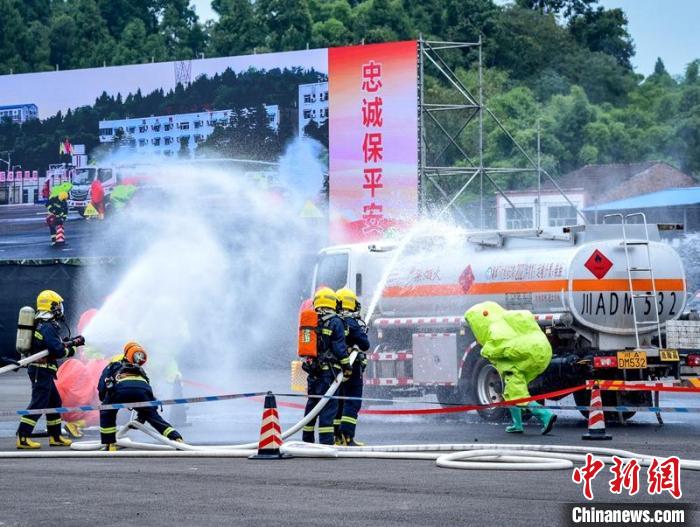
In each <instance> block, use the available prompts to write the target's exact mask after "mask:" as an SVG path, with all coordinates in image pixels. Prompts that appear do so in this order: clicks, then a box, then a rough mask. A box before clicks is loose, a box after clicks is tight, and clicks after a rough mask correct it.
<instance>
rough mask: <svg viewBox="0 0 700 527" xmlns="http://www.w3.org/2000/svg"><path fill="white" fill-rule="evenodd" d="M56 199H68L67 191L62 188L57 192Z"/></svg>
mask: <svg viewBox="0 0 700 527" xmlns="http://www.w3.org/2000/svg"><path fill="white" fill-rule="evenodd" d="M58 199H59V200H61V201H66V200H67V199H68V192H66V191H65V190H62V191H61V192H59V193H58Z"/></svg>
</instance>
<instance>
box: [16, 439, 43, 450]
mask: <svg viewBox="0 0 700 527" xmlns="http://www.w3.org/2000/svg"><path fill="white" fill-rule="evenodd" d="M40 448H41V443H37V442H36V441H32V440H31V439H29V438H28V437H24V436H17V450H38V449H40Z"/></svg>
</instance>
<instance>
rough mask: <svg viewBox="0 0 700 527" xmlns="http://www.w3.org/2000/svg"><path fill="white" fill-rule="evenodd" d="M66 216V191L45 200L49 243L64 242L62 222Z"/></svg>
mask: <svg viewBox="0 0 700 527" xmlns="http://www.w3.org/2000/svg"><path fill="white" fill-rule="evenodd" d="M67 218H68V192H66V191H65V190H63V191H61V192H59V193H58V194H56V195H54V196H51V197H50V198H49V201H47V202H46V224H47V225H48V226H49V231H50V232H51V245H60V244H62V243H65V237H64V234H63V224H64V223H65V222H66V219H67Z"/></svg>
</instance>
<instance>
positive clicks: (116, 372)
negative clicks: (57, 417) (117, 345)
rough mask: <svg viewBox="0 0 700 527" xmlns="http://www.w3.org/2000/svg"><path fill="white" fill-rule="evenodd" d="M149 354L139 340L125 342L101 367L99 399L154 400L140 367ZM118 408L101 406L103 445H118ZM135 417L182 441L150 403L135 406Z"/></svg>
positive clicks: (108, 447)
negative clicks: (112, 357) (111, 358)
mask: <svg viewBox="0 0 700 527" xmlns="http://www.w3.org/2000/svg"><path fill="white" fill-rule="evenodd" d="M146 360H148V355H147V354H146V350H145V349H143V346H141V345H140V344H139V343H138V342H127V343H126V344H125V345H124V355H123V356H121V357H118V359H117V360H116V361H113V362H111V363H110V364H108V365H107V367H106V368H105V369H104V370H103V371H102V374H101V375H100V380H99V382H98V384H97V391H98V394H99V396H100V401H102V402H103V403H104V404H114V403H140V402H144V401H154V400H155V397H154V395H153V389H152V388H151V385H150V381H149V379H148V375H146V372H145V371H144V370H143V365H144V364H146ZM117 412H118V410H100V436H101V438H102V444H103V445H105V446H104V449H105V450H107V451H114V450H116V449H117V445H116V443H117ZM136 414H137V415H138V417H137V419H138V420H139V421H140V422H142V423H143V422H147V423H148V424H150V425H151V426H152V427H153V428H155V429H156V430H158V432H160V433H161V434H163V435H164V436H165V437H167V438H168V439H171V440H173V441H182V436H181V435H180V433H179V432H178V431H177V430H175V429H174V428H173V427H172V426H170V423H168V422H167V421H166V420H165V419H163V418H162V417H161V416H160V415H159V414H158V410H156V408H154V407H152V406H146V407H142V408H137V409H136Z"/></svg>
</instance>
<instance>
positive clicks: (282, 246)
mask: <svg viewBox="0 0 700 527" xmlns="http://www.w3.org/2000/svg"><path fill="white" fill-rule="evenodd" d="M307 143H308V141H297V142H295V143H294V144H293V145H292V146H291V147H290V149H289V150H288V154H286V155H285V156H284V157H283V159H282V160H281V163H280V165H281V166H280V173H279V174H278V175H277V179H278V180H279V181H281V182H288V181H296V180H297V178H298V175H295V174H290V173H289V172H288V170H289V167H294V168H295V169H296V170H297V171H300V170H303V171H304V173H306V174H307V175H308V177H309V178H310V179H312V180H313V181H315V182H322V181H323V166H322V164H321V163H319V162H318V161H317V160H316V159H315V158H310V157H308V156H307V155H306V154H304V155H302V157H301V158H300V157H299V153H298V151H297V150H298V149H304V150H305V151H307V152H308V151H313V148H315V147H313V146H309V145H308V144H307ZM288 157H289V158H291V159H296V161H289V160H288V159H287V158H288ZM299 159H301V160H302V161H303V162H304V163H305V164H304V165H300V161H299ZM159 161H160V162H161V163H162V160H159ZM312 161H313V162H312ZM193 166H195V167H196V168H195V169H193V168H192V166H183V165H179V164H173V165H172V166H168V165H163V164H161V165H160V172H161V175H159V176H158V177H157V181H153V183H154V184H153V185H151V186H152V187H153V190H151V191H149V190H147V189H146V188H144V189H139V191H138V192H137V195H136V197H135V198H134V203H133V204H132V206H130V207H127V209H125V210H124V211H123V212H122V213H121V214H115V215H113V217H112V218H109V217H108V219H107V220H106V222H109V224H110V225H108V226H107V227H108V231H107V234H106V237H107V238H109V239H110V240H123V242H122V243H123V244H124V245H128V248H127V249H125V250H126V256H127V261H128V264H127V270H126V272H125V273H124V275H123V277H122V278H121V281H120V282H119V283H118V284H115V288H114V290H113V293H112V294H111V295H110V297H109V298H108V300H107V301H106V302H105V303H104V305H103V306H101V307H100V306H97V307H100V310H99V313H98V314H97V316H95V318H94V319H93V321H92V322H91V323H90V325H89V326H88V327H87V329H86V331H85V336H86V339H87V341H88V343H89V344H91V345H93V346H94V347H96V348H97V349H100V350H101V351H103V353H105V354H106V355H108V356H110V355H112V354H116V353H119V352H120V351H121V347H122V346H123V344H124V343H125V342H127V341H130V340H135V341H138V342H140V343H141V344H143V345H144V346H145V347H146V349H147V350H148V351H149V363H148V365H147V366H148V367H147V370H148V371H149V373H151V375H152V376H154V377H155V378H156V379H158V378H159V377H166V376H167V374H168V373H170V372H171V369H172V367H173V366H174V364H175V362H173V361H176V364H177V365H178V367H179V368H180V370H181V371H182V372H183V375H185V376H188V377H190V378H193V379H196V380H199V381H200V382H206V383H209V384H211V385H212V386H215V387H217V388H225V389H231V390H233V389H235V386H236V379H237V377H238V378H240V377H239V375H240V371H241V369H243V368H245V369H249V368H254V369H259V370H261V371H262V370H264V368H268V367H276V368H281V367H284V366H285V365H286V364H288V362H287V361H288V360H289V359H291V358H293V357H294V354H295V350H294V347H293V346H294V343H295V338H296V327H295V326H296V315H297V312H298V309H299V305H300V302H301V300H302V294H303V293H306V294H308V288H309V285H310V281H311V273H312V266H313V261H314V254H315V252H316V250H317V249H318V248H319V247H320V246H321V245H322V244H323V240H322V238H321V235H323V234H325V231H324V229H322V228H321V225H320V224H319V223H315V222H314V220H307V219H303V218H301V217H300V216H299V212H300V207H301V205H299V204H300V203H301V204H303V203H304V202H305V201H306V199H309V198H311V197H314V196H310V195H309V193H310V192H311V191H312V187H306V188H305V189H304V192H303V193H301V194H300V193H299V192H298V191H297V189H296V188H294V187H292V188H290V187H287V188H286V191H285V196H284V197H281V196H280V195H279V194H278V193H276V192H270V191H269V189H267V188H265V187H264V186H261V185H260V184H259V180H260V178H256V177H254V176H253V175H252V174H250V173H245V172H243V171H238V172H232V171H231V170H230V169H222V168H218V169H215V168H208V166H210V165H207V164H199V165H197V163H196V161H194V162H193ZM317 185H318V186H316V188H315V192H316V193H318V192H319V191H320V190H321V188H320V184H318V183H317ZM273 186H274V185H273ZM318 221H320V222H322V221H324V220H318ZM323 226H324V227H325V225H323ZM261 375H264V374H263V373H261ZM261 387H263V388H264V382H261Z"/></svg>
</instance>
